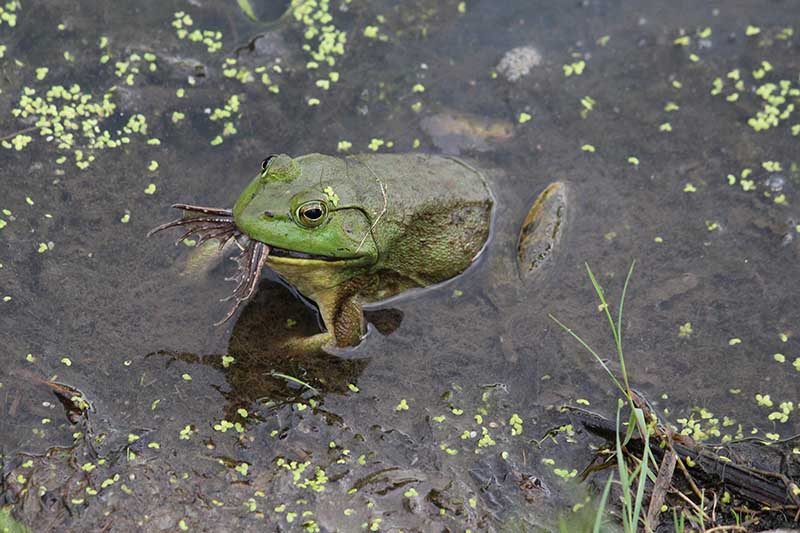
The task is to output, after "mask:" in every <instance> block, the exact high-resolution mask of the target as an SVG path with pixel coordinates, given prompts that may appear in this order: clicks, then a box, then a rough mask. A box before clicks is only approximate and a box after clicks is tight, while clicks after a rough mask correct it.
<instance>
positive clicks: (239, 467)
mask: <svg viewBox="0 0 800 533" xmlns="http://www.w3.org/2000/svg"><path fill="white" fill-rule="evenodd" d="M240 4H242V2H239V3H237V2H233V1H230V2H208V1H197V0H189V1H171V2H102V1H93V2H76V1H69V0H48V1H46V2H45V1H33V0H31V1H27V0H21V1H20V2H13V1H11V2H8V3H6V4H4V5H3V6H2V7H1V8H0V9H2V11H0V15H2V23H0V51H2V52H1V53H0V67H2V78H0V137H1V138H2V142H3V148H1V149H0V210H3V211H2V212H1V213H2V214H0V263H1V264H2V268H0V412H2V416H0V453H2V458H3V461H4V470H3V473H4V479H5V482H4V485H3V497H4V499H5V502H6V503H9V504H11V503H13V504H14V510H15V513H16V515H17V517H18V518H20V519H21V520H23V521H24V522H26V523H28V524H30V525H31V526H32V527H33V528H34V529H35V530H36V531H50V530H52V531H67V530H69V531H87V530H100V529H103V530H105V529H109V530H115V531H127V530H133V529H136V528H144V529H146V530H150V531H161V530H164V531H172V530H182V529H188V530H193V531H220V530H232V529H233V528H239V529H242V530H245V531H263V530H264V527H265V524H266V525H267V526H266V527H268V528H272V529H269V530H273V529H274V530H281V531H283V530H307V531H335V530H339V531H355V530H359V529H360V528H364V529H368V530H370V529H371V530H381V531H396V530H404V531H434V530H436V531H439V530H446V529H449V530H457V531H463V530H468V529H469V530H472V531H479V530H515V531H516V530H519V531H525V530H537V528H541V529H543V530H549V529H551V528H553V527H555V526H556V525H557V522H558V517H559V516H560V515H566V516H570V515H575V517H574V518H571V519H575V520H580V517H578V515H581V513H585V512H589V513H590V512H591V507H592V504H591V503H587V502H586V499H585V493H584V487H582V486H581V485H579V484H578V483H576V476H575V474H576V473H577V472H580V471H581V470H582V469H583V468H584V467H585V466H586V465H587V464H588V463H589V461H590V460H591V457H592V451H591V450H590V448H589V444H590V443H592V444H598V442H597V440H596V439H592V438H590V437H587V436H585V435H574V434H572V433H571V431H570V429H569V428H568V427H566V424H567V423H568V421H567V420H566V419H565V417H564V415H563V414H561V413H560V412H559V409H558V407H559V406H561V405H563V404H574V403H575V402H577V401H579V400H580V402H582V403H580V402H579V403H578V405H585V403H586V402H587V401H588V402H589V404H590V407H589V408H590V409H592V410H596V411H598V412H600V413H603V414H606V415H609V416H611V415H613V413H614V409H615V405H616V401H615V400H616V397H617V393H616V391H614V389H613V384H612V383H611V382H610V380H609V379H608V378H607V376H606V375H605V374H604V372H603V371H602V369H601V368H600V367H599V365H597V364H596V363H595V362H594V361H593V360H592V359H591V357H590V356H589V355H588V354H587V353H585V352H584V351H583V350H582V349H581V347H580V346H579V345H578V344H577V343H576V342H575V341H574V340H573V339H571V338H570V337H569V336H568V335H567V334H566V333H564V332H563V331H561V330H560V329H559V328H558V326H557V325H556V324H555V323H554V322H553V321H552V320H551V319H550V318H549V316H548V315H549V314H552V315H554V316H556V317H558V318H559V319H560V320H562V321H564V322H565V323H567V324H568V325H570V326H571V327H573V328H575V330H576V331H577V332H578V333H580V334H581V335H582V336H583V337H584V338H585V339H586V340H587V342H589V344H591V345H593V346H595V347H597V348H598V350H600V351H601V353H603V354H607V355H608V357H609V358H610V359H613V357H612V355H613V353H612V342H611V338H610V334H609V332H608V330H607V324H606V323H605V321H604V317H603V315H602V314H601V313H600V312H599V311H598V308H597V304H598V302H597V301H596V297H595V295H594V291H593V289H592V286H591V283H590V282H589V280H588V277H587V275H586V272H585V269H584V263H585V262H587V263H589V264H590V265H591V266H592V268H593V270H594V272H595V273H596V274H597V276H598V279H599V281H600V283H601V284H602V285H603V286H604V287H605V288H606V293H607V295H608V296H609V299H610V300H611V301H612V302H615V301H616V300H617V299H618V297H619V295H620V292H621V288H622V282H623V280H624V275H625V273H626V272H627V269H628V267H629V265H630V263H631V261H632V260H634V259H636V261H637V264H636V269H635V272H634V274H633V278H632V282H631V285H630V287H629V290H628V294H627V300H626V304H625V315H626V318H625V320H624V324H623V335H624V345H625V350H626V355H627V366H628V374H629V377H630V379H631V382H632V383H633V384H634V385H635V387H636V388H637V389H638V390H639V391H641V392H642V393H643V394H644V395H645V396H646V397H648V398H649V399H650V400H651V401H652V402H653V403H654V404H655V405H656V406H657V407H658V408H659V409H661V410H664V411H665V412H666V413H667V414H668V417H669V419H670V420H672V421H673V422H674V423H675V424H676V425H678V426H679V427H680V428H689V430H691V432H692V434H693V436H694V437H695V438H700V439H701V440H702V439H703V438H708V439H712V440H719V439H722V438H724V437H725V436H736V435H745V436H750V435H754V436H758V437H761V438H764V439H773V440H776V439H779V438H782V437H788V436H790V435H793V434H795V433H797V432H798V423H797V416H796V414H795V413H794V409H795V405H796V404H797V401H798V397H797V396H798V379H800V349H798V340H797V331H796V329H797V324H798V318H800V316H799V315H800V312H799V311H798V306H797V304H796V302H797V301H798V298H800V285H798V283H797V282H796V280H797V279H798V274H799V273H800V272H799V271H798V246H799V245H798V241H797V236H798V229H800V226H798V223H799V222H800V213H799V212H798V209H797V196H796V195H797V191H798V179H800V175H799V172H798V166H797V165H798V162H797V155H798V154H800V115H798V114H797V112H796V111H793V105H797V104H798V103H800V79H798V75H799V73H800V54H798V38H799V37H798V36H797V35H796V33H797V31H800V27H798V26H800V25H798V22H800V21H799V20H798V14H799V13H798V10H797V7H796V5H794V4H793V3H792V2H767V1H764V2H725V3H722V2H705V3H699V2H688V1H687V2H670V3H666V2H656V1H651V0H646V1H601V0H589V1H584V2H544V1H541V2H530V1H527V0H506V1H504V2H502V3H498V2H479V1H470V0H467V1H466V2H458V1H446V0H440V1H434V0H419V1H411V0H409V1H403V2H389V1H365V0H364V1H359V0H352V1H336V2H331V3H330V4H329V5H328V4H327V3H326V2H295V3H294V5H293V7H292V8H291V9H290V11H289V12H288V15H287V16H284V17H280V14H281V13H282V12H284V10H285V9H286V6H287V3H286V2H267V1H264V2H258V1H256V0H251V2H249V4H251V7H252V8H253V11H254V12H253V14H252V15H253V17H254V18H256V19H257V20H256V21H254V20H252V18H250V17H248V15H247V13H245V11H244V10H242V9H240ZM245 4H247V2H245ZM295 14H297V15H298V16H299V18H300V20H296V19H295V17H294V15H295ZM304 14H305V15H306V16H307V18H306V19H303V15H304ZM328 17H330V21H328V20H327V19H328ZM264 21H268V22H264ZM12 22H13V24H12ZM323 26H325V29H324V31H323V29H322V28H323ZM197 30H199V33H194V32H196V31H197ZM322 35H325V37H322V38H323V40H324V39H332V40H333V41H332V42H340V43H342V44H343V46H342V49H341V51H342V53H341V54H339V53H338V52H337V51H336V50H335V49H328V48H325V47H323V49H320V48H319V42H320V38H321V37H320V36H322ZM339 35H346V39H343V38H341V37H339ZM307 37H310V38H307ZM340 39H341V40H340ZM325 42H327V41H325ZM304 44H308V45H309V50H304V48H303V46H304ZM520 47H526V48H524V49H523V50H522V51H519V50H518V51H517V52H511V51H512V50H514V49H518V48H520ZM333 48H335V47H333ZM509 53H511V54H512V55H511V56H507V54H509ZM504 56H506V57H507V58H508V59H506V60H505V62H504V61H503V58H504ZM329 60H332V61H333V62H334V64H333V65H331V64H329V63H328V61H329ZM526 68H527V69H528V72H527V73H525V72H523V71H525V70H526ZM43 69H47V70H43ZM768 84H772V85H768ZM58 86H61V87H62V89H56V88H54V87H58ZM765 87H766V88H765ZM104 95H107V96H106V97H105V98H104ZM37 98H42V99H43V100H40V101H37ZM104 102H105V104H104ZM93 104H96V105H93ZM53 113H57V114H59V116H60V119H59V120H58V122H59V124H60V125H61V126H63V131H61V130H60V129H59V128H58V127H55V126H54V125H53V120H52V114H53ZM43 117H45V118H46V117H51V118H50V122H51V123H50V124H49V125H48V124H44V123H42V122H41V121H40V120H41V119H42V118H43ZM37 121H39V122H37ZM42 128H50V130H52V131H42ZM106 130H107V131H108V135H107V136H104V134H103V132H104V131H106ZM18 132H20V133H19V134H18ZM87 132H89V133H87ZM70 134H71V137H70ZM27 136H29V137H30V138H28V137H27ZM373 150H376V151H380V152H398V153H401V152H408V151H422V152H434V153H439V152H442V151H445V152H447V153H456V154H458V155H460V156H462V157H465V158H468V159H469V160H470V161H471V162H472V163H473V164H474V165H477V166H479V167H481V168H482V169H484V171H485V172H486V174H487V175H488V176H490V179H491V181H492V182H493V184H494V186H495V192H496V194H497V197H498V205H499V208H498V214H497V223H498V228H497V231H496V233H495V235H494V238H493V240H492V243H491V245H490V247H489V250H488V253H487V254H486V256H485V257H484V258H483V259H482V260H481V261H480V262H479V263H478V264H476V265H475V266H474V267H473V268H471V269H470V270H469V271H468V272H467V273H466V274H465V275H463V276H461V277H459V278H457V279H455V280H453V281H451V282H449V283H447V284H446V285H444V286H441V287H438V288H436V289H434V290H430V291H425V292H422V293H417V294H414V295H413V296H411V297H409V298H405V299H398V300H396V301H393V302H392V303H391V305H390V306H388V307H386V308H382V309H373V310H371V311H370V312H369V315H368V318H369V320H370V321H371V322H372V323H373V324H374V325H375V330H374V331H373V332H372V333H371V334H370V335H369V336H368V338H367V339H366V341H365V342H364V343H363V344H362V346H360V347H359V348H358V350H357V355H358V358H350V359H347V358H340V357H336V356H333V355H328V354H318V355H310V356H297V355H291V354H287V353H284V352H283V351H282V350H281V349H280V348H278V347H277V346H279V343H278V340H279V339H282V338H285V337H286V336H287V335H309V334H313V333H315V332H317V331H319V325H318V321H317V318H316V316H315V314H314V312H313V311H312V310H311V309H309V308H308V307H307V306H305V305H304V304H303V303H302V302H301V301H300V300H298V299H297V298H296V297H295V295H294V294H292V292H291V291H290V290H288V289H287V288H286V287H284V286H283V285H281V284H279V283H277V282H276V280H275V278H274V276H270V275H269V274H267V275H265V277H264V279H263V280H262V282H261V284H260V287H259V291H258V293H257V295H256V297H255V298H254V299H253V301H252V302H250V303H249V304H248V305H247V306H246V307H245V308H244V309H243V311H241V313H239V314H238V315H237V316H236V317H235V318H234V320H232V321H231V322H230V323H228V324H227V325H226V326H224V327H214V326H212V324H213V323H214V322H215V321H216V320H218V319H219V318H220V317H221V316H222V315H223V314H224V313H225V312H226V311H227V308H226V307H225V306H226V304H222V303H219V302H218V300H219V299H220V298H222V297H224V296H225V295H226V294H227V293H228V291H229V290H230V289H231V287H230V284H229V283H228V282H225V281H224V278H225V277H226V276H227V275H229V274H230V273H231V271H232V264H231V263H230V262H229V261H226V260H225V261H223V260H219V261H216V262H213V261H212V262H205V261H202V260H201V259H200V258H199V256H198V255H197V253H196V252H195V251H194V249H192V248H190V247H187V246H184V245H183V244H180V245H179V246H177V247H174V246H172V241H171V240H170V238H169V236H164V235H158V236H156V237H153V238H150V239H147V238H145V234H146V233H147V231H148V230H150V229H151V228H152V227H153V226H155V225H157V224H159V223H161V222H164V221H166V220H169V219H170V217H172V216H173V215H174V213H170V209H169V207H168V206H169V205H170V204H171V203H175V202H189V203H196V204H200V205H213V206H220V207H229V206H231V205H232V203H233V202H234V201H235V199H236V197H237V196H238V194H239V192H240V191H241V190H242V188H243V187H244V186H245V185H246V183H247V182H248V181H249V180H250V179H251V178H252V176H253V175H255V173H256V172H258V169H259V165H260V162H261V160H262V159H264V157H266V156H267V155H269V154H272V153H289V154H292V155H300V154H305V153H310V152H322V153H330V154H336V153H362V152H370V151H373ZM554 180H560V181H563V182H566V183H567V184H568V186H569V190H570V195H569V213H570V215H569V219H568V220H567V227H566V229H565V233H564V237H563V238H562V240H561V242H560V243H559V247H558V249H557V251H556V253H555V254H554V255H553V257H552V258H551V259H550V263H549V265H548V267H547V269H546V270H545V271H544V272H542V273H541V274H540V275H539V276H538V277H537V278H536V279H535V280H533V282H532V283H521V282H520V281H519V279H518V277H517V275H516V272H515V271H514V269H513V268H512V267H513V254H514V252H515V251H514V246H515V243H516V233H515V231H516V228H517V227H518V226H519V224H520V223H521V221H522V220H523V218H524V216H525V213H526V211H527V208H528V206H529V204H530V202H532V201H533V199H534V198H535V197H536V195H537V194H538V193H539V191H541V190H542V189H543V188H544V187H545V186H546V185H547V184H548V183H550V182H552V181H554ZM611 366H612V368H614V369H617V370H618V365H614V364H613V363H612V365H611ZM298 380H299V381H300V382H303V383H305V384H307V385H309V386H310V387H311V388H309V387H308V386H306V385H303V384H300V383H298ZM766 395H769V397H768V398H766V397H765V396H766ZM790 402H791V403H790ZM771 413H779V415H777V416H770V415H771ZM553 428H556V429H557V428H561V431H560V432H557V433H556V437H555V438H545V435H546V434H547V432H548V431H550V430H552V429H553ZM600 477H602V475H601V476H600ZM534 481H535V482H534ZM576 504H578V505H576ZM581 505H585V506H584V508H583V509H581V508H580V507H581ZM576 527H577V526H576Z"/></svg>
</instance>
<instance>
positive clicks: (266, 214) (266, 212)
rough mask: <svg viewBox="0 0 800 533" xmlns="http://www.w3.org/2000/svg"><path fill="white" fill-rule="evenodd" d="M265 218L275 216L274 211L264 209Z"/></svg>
mask: <svg viewBox="0 0 800 533" xmlns="http://www.w3.org/2000/svg"><path fill="white" fill-rule="evenodd" d="M263 216H264V218H275V215H273V214H272V211H264V215H263Z"/></svg>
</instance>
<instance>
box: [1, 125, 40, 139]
mask: <svg viewBox="0 0 800 533" xmlns="http://www.w3.org/2000/svg"><path fill="white" fill-rule="evenodd" d="M38 129H39V126H28V127H27V128H25V129H21V130H19V131H16V132H14V133H9V134H8V135H5V136H3V137H0V141H7V140H9V139H13V138H14V137H16V136H17V135H22V134H23V133H28V132H29V131H34V130H38Z"/></svg>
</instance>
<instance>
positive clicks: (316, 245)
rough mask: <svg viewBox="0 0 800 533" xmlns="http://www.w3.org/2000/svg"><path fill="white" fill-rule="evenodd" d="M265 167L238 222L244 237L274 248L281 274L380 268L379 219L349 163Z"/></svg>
mask: <svg viewBox="0 0 800 533" xmlns="http://www.w3.org/2000/svg"><path fill="white" fill-rule="evenodd" d="M261 167H262V169H261V173H260V174H259V175H258V176H256V177H255V178H254V179H253V180H252V181H251V182H250V184H249V185H248V186H247V187H246V188H245V190H244V191H243V192H242V194H241V195H240V196H239V199H238V200H237V201H236V205H235V206H234V208H233V217H234V221H235V223H236V227H237V228H238V229H239V231H241V232H242V233H244V234H245V235H247V236H248V237H249V238H250V239H254V240H256V241H259V242H262V243H264V244H266V245H267V246H268V247H269V257H268V259H267V261H268V262H269V264H270V265H271V266H272V267H273V268H274V269H275V270H277V271H278V272H281V273H283V274H284V275H286V274H287V273H288V274H289V276H288V277H290V278H291V276H293V275H295V274H296V273H297V272H308V273H309V275H310V274H311V273H314V275H320V272H332V271H345V270H346V271H349V272H351V273H352V271H353V270H361V269H364V268H369V266H371V265H373V264H375V262H376V261H377V259H378V253H377V247H376V245H375V241H374V239H373V236H372V231H371V229H372V220H371V218H372V217H373V215H371V214H370V213H369V212H368V211H367V210H366V209H365V208H364V207H363V206H361V205H359V198H360V197H361V195H360V192H359V191H358V190H357V188H356V187H354V183H353V182H352V181H351V180H350V178H349V176H348V173H347V162H346V161H345V160H343V159H339V158H336V157H331V156H325V155H320V154H310V155H307V156H303V157H298V158H291V157H289V156H288V155H283V154H281V155H275V156H270V157H268V158H267V159H265V160H264V161H263V163H262V165H261ZM341 277H342V276H341V273H340V275H339V276H333V278H341ZM345 277H346V276H345ZM289 281H293V280H292V279H289ZM320 281H323V280H320ZM324 282H327V283H329V284H330V283H331V282H332V279H328V280H326V281H324Z"/></svg>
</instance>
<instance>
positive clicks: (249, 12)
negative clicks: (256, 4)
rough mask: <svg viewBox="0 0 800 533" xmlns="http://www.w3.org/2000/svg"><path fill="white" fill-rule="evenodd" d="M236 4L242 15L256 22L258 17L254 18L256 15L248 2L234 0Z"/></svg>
mask: <svg viewBox="0 0 800 533" xmlns="http://www.w3.org/2000/svg"><path fill="white" fill-rule="evenodd" d="M236 2H237V3H238V4H239V9H241V10H242V13H244V14H245V15H246V16H247V18H249V19H250V20H252V21H253V22H258V17H256V13H255V11H253V6H252V5H250V0H236Z"/></svg>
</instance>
